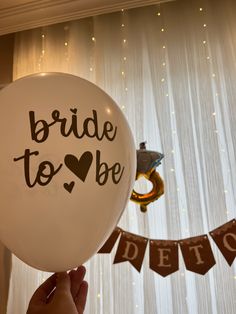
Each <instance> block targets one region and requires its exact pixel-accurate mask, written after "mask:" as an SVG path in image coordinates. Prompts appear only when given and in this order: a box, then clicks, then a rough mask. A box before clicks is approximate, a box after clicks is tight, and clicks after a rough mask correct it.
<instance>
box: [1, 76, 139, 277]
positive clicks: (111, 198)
mask: <svg viewBox="0 0 236 314" xmlns="http://www.w3.org/2000/svg"><path fill="white" fill-rule="evenodd" d="M0 145H1V163H0V177H1V190H0V239H1V241H2V242H3V243H4V244H5V245H6V246H7V247H8V248H9V249H10V250H11V251H12V252H13V253H14V254H15V255H16V256H17V257H18V258H20V259H21V260H23V261H24V262H26V263H27V264H29V265H31V266H33V267H35V268H38V269H40V270H44V271H51V272H58V271H65V270H68V269H72V268H74V267H76V266H78V265H81V264H83V263H84V262H85V261H87V260H88V259H89V258H90V257H91V256H92V255H93V254H95V253H96V252H97V251H98V249H99V248H100V247H101V246H102V244H103V243H104V242H105V240H106V239H107V238H108V236H109V235H110V234H111V232H112V231H113V229H114V228H115V226H116V225H117V223H118V220H119V218H120V216H121V214H122V212H123V210H124V208H125V206H126V203H127V201H128V199H129V197H130V195H131V191H132V188H133V185H134V181H135V173H136V150H135V145H134V140H133V137H132V134H131V131H130V128H129V125H128V123H127V121H126V119H125V117H124V115H123V113H122V112H121V110H120V109H119V107H118V106H117V105H116V104H115V102H114V101H113V100H112V99H111V98H110V97H109V96H108V95H107V94H106V93H105V92H104V91H102V90H101V89H100V88H98V87H97V86H95V85H94V84H92V83H90V82H88V81H86V80H84V79H81V78H79V77H76V76H73V75H69V74H62V73H39V74H35V75H32V76H28V77H24V78H22V79H19V80H17V81H15V82H13V83H12V84H10V85H9V86H7V87H6V88H5V89H3V90H2V91H1V92H0Z"/></svg>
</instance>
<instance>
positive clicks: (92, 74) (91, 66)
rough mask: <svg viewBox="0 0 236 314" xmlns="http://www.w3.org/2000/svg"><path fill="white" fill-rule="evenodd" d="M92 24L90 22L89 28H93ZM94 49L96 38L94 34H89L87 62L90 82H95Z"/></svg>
mask: <svg viewBox="0 0 236 314" xmlns="http://www.w3.org/2000/svg"><path fill="white" fill-rule="evenodd" d="M92 23H93V22H92V21H91V28H93V24H92ZM95 49H96V37H95V34H94V32H92V33H91V53H90V60H89V76H90V80H91V81H95V60H94V55H95Z"/></svg>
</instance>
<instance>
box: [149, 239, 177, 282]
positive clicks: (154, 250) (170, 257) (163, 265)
mask: <svg viewBox="0 0 236 314" xmlns="http://www.w3.org/2000/svg"><path fill="white" fill-rule="evenodd" d="M149 254H150V260H149V263H150V268H151V269H152V270H154V271H155V272H156V273H158V274H160V275H161V276H163V277H166V276H168V275H170V274H172V273H174V272H176V271H177V270H178V269H179V257H178V242H177V241H170V240H150V251H149Z"/></svg>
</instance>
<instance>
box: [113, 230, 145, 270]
mask: <svg viewBox="0 0 236 314" xmlns="http://www.w3.org/2000/svg"><path fill="white" fill-rule="evenodd" d="M147 243H148V239H146V238H144V237H140V236H137V235H135V234H132V233H129V232H125V231H122V234H121V237H120V241H119V245H118V248H117V251H116V256H115V259H114V264H117V263H122V262H126V261H128V262H130V263H131V264H132V265H133V266H134V267H135V268H136V269H137V271H139V272H140V270H141V268H142V263H143V259H144V255H145V251H146V247H147Z"/></svg>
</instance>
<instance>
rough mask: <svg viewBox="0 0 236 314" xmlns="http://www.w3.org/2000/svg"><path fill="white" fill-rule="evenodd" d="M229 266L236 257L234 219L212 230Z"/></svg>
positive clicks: (235, 226)
mask: <svg viewBox="0 0 236 314" xmlns="http://www.w3.org/2000/svg"><path fill="white" fill-rule="evenodd" d="M210 235H211V237H212V238H213V240H214V241H215V243H216V245H217V246H218V248H219V250H220V251H221V253H222V254H223V256H224V258H225V259H226V261H227V263H228V264H229V266H231V265H232V263H233V261H234V259H235V257H236V220H235V219H233V220H231V221H229V222H227V223H226V224H224V225H223V226H221V227H218V228H217V229H215V230H213V231H211V232H210Z"/></svg>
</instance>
